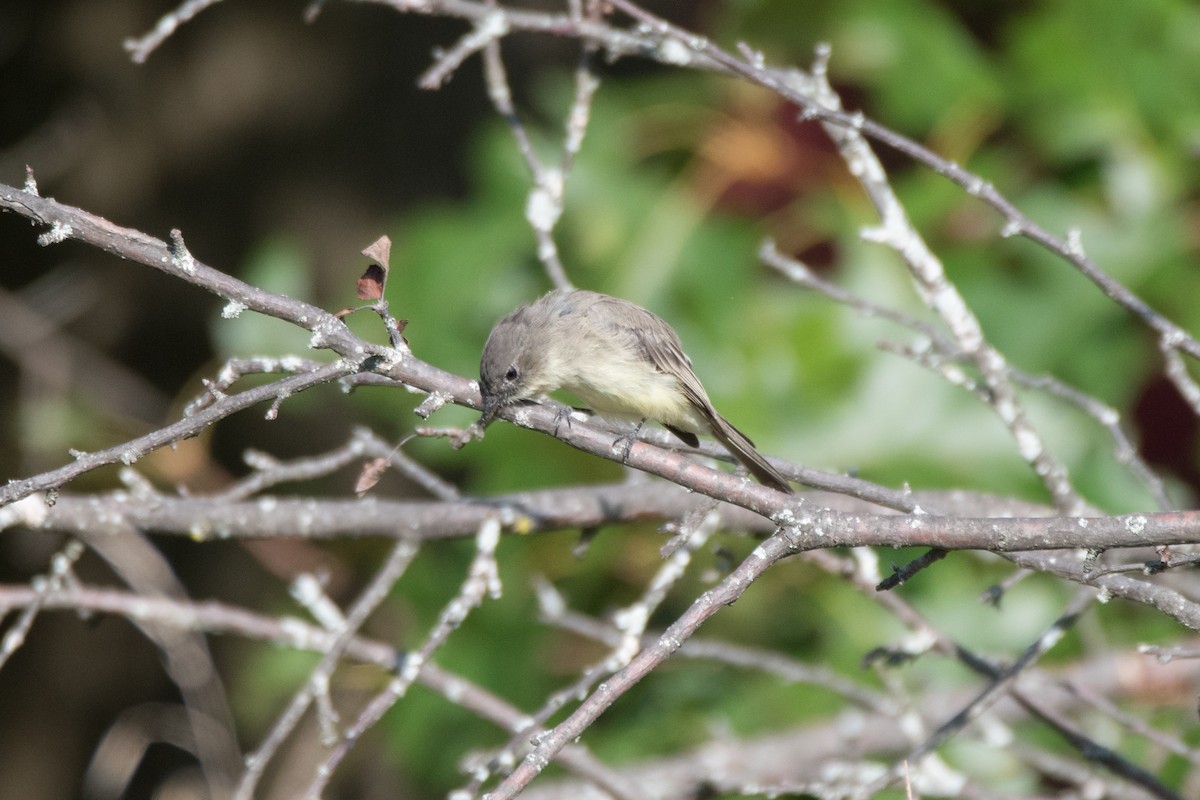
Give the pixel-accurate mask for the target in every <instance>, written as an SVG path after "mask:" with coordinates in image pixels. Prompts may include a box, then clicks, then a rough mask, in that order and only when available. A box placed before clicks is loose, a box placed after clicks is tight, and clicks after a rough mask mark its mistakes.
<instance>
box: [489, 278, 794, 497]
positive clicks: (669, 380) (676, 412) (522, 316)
mask: <svg viewBox="0 0 1200 800" xmlns="http://www.w3.org/2000/svg"><path fill="white" fill-rule="evenodd" d="M479 378H480V386H481V388H482V392H483V416H482V417H481V418H480V420H479V421H480V423H481V424H482V425H483V426H484V427H486V426H487V425H488V423H490V422H491V421H492V418H493V417H494V416H495V414H496V411H497V410H499V409H500V408H502V407H504V406H508V405H513V404H515V403H519V402H521V401H523V400H528V399H531V398H535V397H540V396H541V395H544V394H547V393H549V392H552V391H554V390H556V389H566V390H567V391H569V392H571V393H572V394H574V395H575V396H576V397H578V398H579V399H580V400H583V401H584V402H585V403H587V404H588V405H590V406H591V407H592V409H593V410H595V411H597V412H599V413H601V414H604V415H606V416H613V417H619V418H622V419H629V420H635V421H644V420H647V419H653V420H657V421H658V422H661V423H662V425H663V427H665V428H666V429H667V430H669V431H670V432H671V433H673V434H675V435H676V436H678V437H679V438H680V439H681V440H682V441H684V442H685V443H686V444H688V445H689V446H691V447H695V446H697V445H698V444H699V443H700V442H699V439H697V438H696V434H697V433H711V434H712V435H713V436H715V437H716V438H717V440H718V441H719V442H721V444H723V445H724V446H725V447H726V449H728V450H729V452H730V453H731V454H733V456H734V457H735V458H737V460H738V461H740V462H742V464H744V465H745V466H746V469H748V470H750V472H751V473H752V474H753V475H754V476H755V477H756V478H758V480H759V481H761V482H762V483H763V484H765V485H767V486H770V487H772V488H774V489H778V490H779V491H781V492H786V493H789V494H790V493H791V491H792V490H791V488H790V487H789V486H788V483H787V480H786V479H785V478H784V477H783V476H782V475H781V474H780V473H779V471H778V470H776V469H775V468H774V467H772V466H771V465H770V464H768V463H767V460H766V459H765V458H763V457H762V456H761V455H760V454H759V452H758V451H757V450H755V449H754V443H753V442H751V441H750V440H749V439H748V438H746V435H745V434H743V433H742V432H741V431H739V430H738V429H737V428H735V427H733V425H731V424H730V423H729V422H728V421H727V420H726V419H725V418H724V417H722V416H721V415H720V414H718V413H717V410H716V409H715V408H713V405H712V402H711V401H710V400H709V399H708V393H707V392H705V391H704V387H703V386H702V385H701V384H700V379H699V378H697V377H696V373H695V372H693V371H692V361H691V359H689V358H688V357H687V355H686V354H684V352H683V344H682V343H681V342H680V341H679V336H678V334H676V333H675V331H674V330H672V328H671V326H670V325H668V324H667V323H666V322H665V321H664V320H663V319H662V318H661V317H659V316H658V315H657V314H654V313H653V312H650V311H647V310H646V309H644V308H642V307H641V306H639V305H637V304H636V303H631V302H629V301H628V300H621V299H619V298H616V297H610V296H609V295H606V294H600V293H598V292H589V291H585V290H583V289H557V290H555V291H552V292H550V293H549V294H546V295H544V296H542V297H541V298H539V299H538V300H537V301H535V302H534V303H532V304H530V305H527V306H522V307H521V308H518V309H517V310H516V311H514V312H513V313H511V314H509V315H508V316H507V317H505V318H504V319H502V320H500V321H499V322H497V323H496V327H494V328H492V333H491V335H490V336H489V337H488V340H487V344H486V345H484V347H483V358H482V359H481V360H480V364H479Z"/></svg>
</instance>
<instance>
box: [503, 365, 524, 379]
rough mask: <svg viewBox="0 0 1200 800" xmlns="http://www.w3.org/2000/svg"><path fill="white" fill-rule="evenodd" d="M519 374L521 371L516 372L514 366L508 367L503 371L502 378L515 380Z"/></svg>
mask: <svg viewBox="0 0 1200 800" xmlns="http://www.w3.org/2000/svg"><path fill="white" fill-rule="evenodd" d="M520 374H521V373H519V372H517V368H516V367H509V368H508V372H506V373H504V380H506V381H515V380H516V379H517V376H518V375H520Z"/></svg>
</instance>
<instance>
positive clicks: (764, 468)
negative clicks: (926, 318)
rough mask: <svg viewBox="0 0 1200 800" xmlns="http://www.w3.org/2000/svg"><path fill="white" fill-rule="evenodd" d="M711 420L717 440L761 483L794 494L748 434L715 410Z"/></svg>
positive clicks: (710, 416)
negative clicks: (756, 448) (755, 446)
mask: <svg viewBox="0 0 1200 800" xmlns="http://www.w3.org/2000/svg"><path fill="white" fill-rule="evenodd" d="M709 422H711V423H712V432H713V436H715V437H717V441H719V442H720V443H721V444H723V445H725V449H726V450H728V451H729V452H730V453H731V454H732V455H733V457H734V458H736V459H737V460H738V461H740V462H742V464H743V465H744V466H745V467H746V469H748V470H750V474H751V475H753V476H754V477H756V478H758V480H759V482H760V483H762V484H763V485H764V486H770V487H771V488H772V489H777V490H778V491H781V492H783V493H784V494H792V487H791V486H788V482H787V479H786V478H784V477H783V475H781V474H779V470H777V469H775V468H774V467H772V466H771V465H770V464H768V463H767V460H766V459H765V458H763V457H762V454H761V453H759V452H758V451H757V450H755V449H754V443H753V442H751V441H750V439H749V438H747V437H746V434H744V433H742V432H741V431H739V430H738V429H737V428H735V427H733V424H732V423H730V422H729V421H728V420H727V419H725V418H724V417H722V416H721V415H720V414H718V413H717V412H716V411H715V410H713V411H712V412H711V414H710V415H709Z"/></svg>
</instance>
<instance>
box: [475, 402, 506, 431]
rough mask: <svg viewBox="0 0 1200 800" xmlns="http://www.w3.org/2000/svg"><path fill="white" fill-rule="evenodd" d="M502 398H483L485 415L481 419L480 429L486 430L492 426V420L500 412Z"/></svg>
mask: <svg viewBox="0 0 1200 800" xmlns="http://www.w3.org/2000/svg"><path fill="white" fill-rule="evenodd" d="M501 405H503V403H501V402H500V398H499V396H497V395H494V394H485V395H484V396H483V415H482V416H480V417H479V427H481V428H486V427H487V426H488V425H490V424H492V419H493V418H494V417H495V416H496V412H497V411H499V410H500V406H501Z"/></svg>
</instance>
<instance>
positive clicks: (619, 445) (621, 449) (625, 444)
mask: <svg viewBox="0 0 1200 800" xmlns="http://www.w3.org/2000/svg"><path fill="white" fill-rule="evenodd" d="M645 424H646V420H642V421H641V422H639V423H638V424H637V427H636V428H634V429H633V430H632V431H630V432H629V433H623V434H621V435H620V436H618V437H617V438H616V440H615V441H614V442H613V446H612V449H613V452H614V453H620V454H621V463H622V464H625V463H628V461H629V451H630V450H632V449H633V443H634V442H636V441H637V438H638V434H639V433H641V432H642V426H643V425H645Z"/></svg>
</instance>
